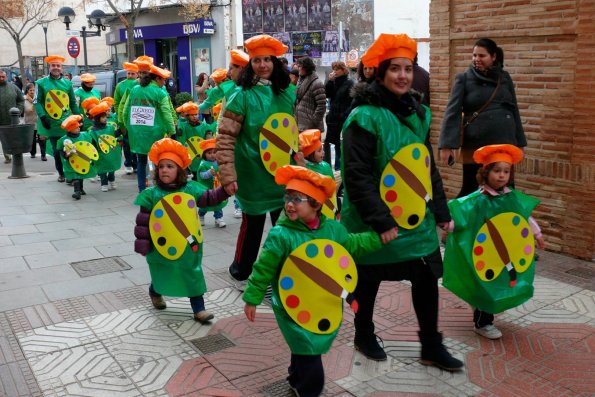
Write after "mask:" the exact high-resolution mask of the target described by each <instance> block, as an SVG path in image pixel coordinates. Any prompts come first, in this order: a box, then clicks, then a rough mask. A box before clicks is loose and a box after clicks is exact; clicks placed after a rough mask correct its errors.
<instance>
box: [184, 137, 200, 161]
mask: <svg viewBox="0 0 595 397" xmlns="http://www.w3.org/2000/svg"><path fill="white" fill-rule="evenodd" d="M201 141H203V139H202V138H201V137H199V136H191V137H190V138H188V139H186V143H185V144H184V146H186V149H188V153H190V157H192V160H194V159H196V160H200V159H201V158H202V149H201V148H200V142H201Z"/></svg>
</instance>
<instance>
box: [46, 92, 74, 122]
mask: <svg viewBox="0 0 595 397" xmlns="http://www.w3.org/2000/svg"><path fill="white" fill-rule="evenodd" d="M69 109H70V98H69V97H68V94H67V93H65V92H64V91H62V90H49V91H48V92H47V94H46V95H45V111H46V112H47V114H48V116H50V117H51V118H53V119H54V120H59V119H60V118H61V117H62V115H63V114H64V113H65V112H67V111H68V110H69Z"/></svg>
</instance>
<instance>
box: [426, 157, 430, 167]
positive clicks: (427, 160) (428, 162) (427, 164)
mask: <svg viewBox="0 0 595 397" xmlns="http://www.w3.org/2000/svg"><path fill="white" fill-rule="evenodd" d="M429 166H430V156H426V167H429Z"/></svg>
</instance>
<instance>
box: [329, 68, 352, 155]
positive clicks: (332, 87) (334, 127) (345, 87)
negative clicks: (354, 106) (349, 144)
mask: <svg viewBox="0 0 595 397" xmlns="http://www.w3.org/2000/svg"><path fill="white" fill-rule="evenodd" d="M353 84H354V83H353V80H351V79H350V78H349V76H347V75H343V76H340V77H337V78H336V79H335V80H329V81H327V82H326V84H325V86H324V90H325V92H326V97H327V99H329V100H330V103H331V106H330V109H329V112H328V113H327V115H326V128H327V129H326V142H329V143H332V144H334V145H338V144H339V143H340V142H341V129H342V127H343V123H344V122H345V120H347V116H349V112H350V111H351V96H350V95H349V93H350V91H351V87H353Z"/></svg>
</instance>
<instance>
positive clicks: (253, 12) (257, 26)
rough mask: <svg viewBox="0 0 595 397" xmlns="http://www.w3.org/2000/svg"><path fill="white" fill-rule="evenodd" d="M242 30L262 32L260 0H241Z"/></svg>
mask: <svg viewBox="0 0 595 397" xmlns="http://www.w3.org/2000/svg"><path fill="white" fill-rule="evenodd" d="M242 27H243V30H244V32H246V33H250V32H262V0H242Z"/></svg>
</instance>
